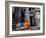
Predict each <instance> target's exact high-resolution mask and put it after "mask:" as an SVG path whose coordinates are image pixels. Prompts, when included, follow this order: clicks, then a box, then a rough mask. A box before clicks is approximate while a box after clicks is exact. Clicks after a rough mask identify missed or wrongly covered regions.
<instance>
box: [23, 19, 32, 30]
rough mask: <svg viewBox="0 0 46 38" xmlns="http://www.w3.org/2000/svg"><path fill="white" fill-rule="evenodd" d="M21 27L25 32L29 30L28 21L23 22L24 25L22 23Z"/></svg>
mask: <svg viewBox="0 0 46 38" xmlns="http://www.w3.org/2000/svg"><path fill="white" fill-rule="evenodd" d="M23 27H24V29H25V30H28V29H30V27H31V26H30V24H29V21H28V20H24V23H23Z"/></svg>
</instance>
